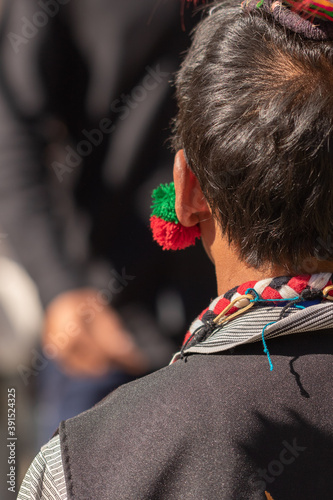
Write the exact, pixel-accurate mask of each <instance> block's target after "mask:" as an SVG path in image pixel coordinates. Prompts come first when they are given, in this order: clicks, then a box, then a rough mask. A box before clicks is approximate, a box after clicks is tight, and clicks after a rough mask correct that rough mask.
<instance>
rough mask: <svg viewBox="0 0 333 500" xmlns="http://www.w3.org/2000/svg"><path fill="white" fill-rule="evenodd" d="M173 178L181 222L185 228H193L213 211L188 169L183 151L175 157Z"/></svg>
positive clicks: (177, 211)
mask: <svg viewBox="0 0 333 500" xmlns="http://www.w3.org/2000/svg"><path fill="white" fill-rule="evenodd" d="M173 178H174V183H175V191H176V213H177V217H178V219H179V222H180V223H181V224H182V225H183V226H185V227H191V226H194V225H195V224H198V223H199V222H201V221H202V220H204V219H206V218H208V217H210V216H211V211H210V209H209V206H208V204H207V201H206V199H205V197H204V195H203V193H202V190H201V187H200V184H199V182H198V179H197V178H196V176H195V175H194V173H193V172H192V170H190V168H189V167H188V165H187V163H186V159H185V155H184V152H183V150H182V149H181V150H180V151H178V153H177V154H176V156H175V162H174V167H173Z"/></svg>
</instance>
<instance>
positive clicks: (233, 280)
mask: <svg viewBox="0 0 333 500" xmlns="http://www.w3.org/2000/svg"><path fill="white" fill-rule="evenodd" d="M200 227H201V232H202V242H203V245H204V247H205V250H206V252H207V255H208V256H209V257H210V259H211V260H212V262H213V264H214V266H215V273H216V281H217V291H218V295H223V294H224V293H226V292H227V291H228V290H230V289H231V288H233V287H235V286H238V285H241V284H242V283H245V282H246V281H252V280H253V281H259V280H263V279H266V278H274V277H276V276H296V275H298V274H314V273H321V272H325V273H327V272H331V273H333V262H329V261H319V260H316V259H311V265H310V264H309V262H307V263H306V267H305V268H304V269H300V270H298V271H295V272H294V271H290V267H289V266H288V267H287V266H286V267H284V266H275V265H271V264H267V265H266V266H263V267H262V268H260V269H255V268H253V267H249V266H248V265H247V264H246V263H245V262H243V261H242V260H240V259H239V257H238V252H237V251H236V249H235V248H233V247H232V246H230V245H229V243H228V240H227V238H226V237H224V236H221V232H220V229H219V227H218V226H217V224H216V223H215V222H214V221H213V219H210V220H206V221H204V222H202V223H200Z"/></svg>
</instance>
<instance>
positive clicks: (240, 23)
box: [174, 6, 333, 269]
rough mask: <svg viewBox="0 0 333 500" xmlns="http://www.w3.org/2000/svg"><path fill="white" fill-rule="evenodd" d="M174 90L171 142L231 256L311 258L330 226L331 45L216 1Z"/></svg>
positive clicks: (281, 260) (278, 261) (260, 260)
mask: <svg viewBox="0 0 333 500" xmlns="http://www.w3.org/2000/svg"><path fill="white" fill-rule="evenodd" d="M177 98H178V105H179V113H178V116H177V119H176V125H175V137H174V146H175V149H176V150H179V149H184V151H185V158H186V160H187V163H188V165H189V167H190V169H191V170H192V171H193V173H194V174H195V177H196V178H197V179H198V181H199V185H200V188H201V189H202V192H203V194H204V197H205V199H206V200H207V202H208V205H209V207H210V209H211V211H212V213H213V214H214V217H215V219H216V220H217V221H218V223H219V226H220V228H221V232H222V234H223V235H225V236H226V237H227V238H228V239H229V242H231V243H232V244H233V245H234V246H235V247H236V248H237V249H238V252H239V255H240V257H241V259H242V260H244V261H245V262H247V263H248V265H249V266H251V267H255V268H259V267H262V266H263V265H265V264H267V263H270V264H272V265H285V264H287V265H289V266H290V267H291V268H293V269H299V268H302V267H303V266H302V263H303V262H304V259H306V258H308V257H310V256H314V257H318V256H320V255H318V253H319V250H320V242H327V241H331V240H330V235H331V234H333V151H332V148H333V140H332V139H333V135H332V134H333V43H331V42H313V41H309V40H304V39H302V38H301V37H300V36H299V35H296V34H295V33H291V32H288V30H286V29H285V28H283V27H281V26H279V25H276V24H275V23H274V22H273V20H272V18H271V17H270V15H269V14H267V13H262V12H260V11H256V12H254V13H252V14H247V13H245V12H243V11H242V9H241V7H240V6H237V7H225V6H224V7H221V6H218V7H217V8H215V10H213V12H212V13H211V15H210V16H208V18H207V19H205V20H204V21H203V22H202V23H201V24H200V25H199V27H198V29H197V31H196V34H195V38H194V42H193V45H192V47H191V50H190V51H189V53H188V55H187V57H186V59H185V61H184V63H183V65H182V68H181V70H180V72H179V74H178V78H177ZM176 188H177V185H176ZM197 199H198V198H197ZM199 212H200V211H198V213H199ZM202 213H204V212H202ZM326 250H327V249H326ZM331 252H332V254H333V249H331ZM329 258H330V259H331V255H330V256H329Z"/></svg>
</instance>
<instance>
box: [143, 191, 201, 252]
mask: <svg viewBox="0 0 333 500" xmlns="http://www.w3.org/2000/svg"><path fill="white" fill-rule="evenodd" d="M152 199H153V204H152V207H151V208H152V209H153V212H152V215H151V218H150V227H151V230H152V233H153V238H154V240H155V241H156V242H157V243H158V244H159V245H160V246H161V247H162V248H163V250H183V249H184V248H187V247H189V246H191V245H195V240H196V238H198V239H200V236H201V235H200V228H199V225H198V224H196V225H195V226H192V227H185V226H183V225H182V224H181V223H180V222H179V220H178V217H177V214H176V210H175V202H176V193H175V185H174V183H173V182H170V184H160V185H159V186H158V188H156V189H154V191H153V193H152Z"/></svg>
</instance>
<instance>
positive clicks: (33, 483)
mask: <svg viewBox="0 0 333 500" xmlns="http://www.w3.org/2000/svg"><path fill="white" fill-rule="evenodd" d="M44 499H47V500H67V490H66V482H65V474H64V468H63V464H62V458H61V449H60V440H59V436H55V437H54V438H53V439H51V441H49V442H48V443H47V444H46V445H45V446H43V447H42V448H41V450H40V452H39V453H38V455H37V456H36V458H35V459H34V461H33V462H32V464H31V465H30V468H29V470H28V472H27V473H26V476H25V478H24V480H23V483H22V485H21V489H20V491H19V494H18V497H17V500H44Z"/></svg>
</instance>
